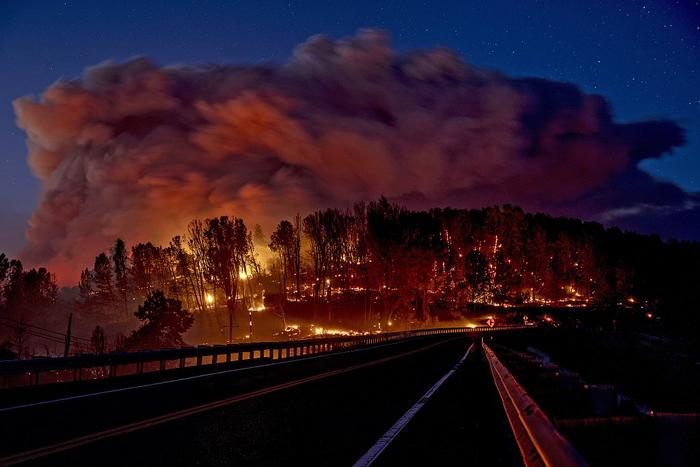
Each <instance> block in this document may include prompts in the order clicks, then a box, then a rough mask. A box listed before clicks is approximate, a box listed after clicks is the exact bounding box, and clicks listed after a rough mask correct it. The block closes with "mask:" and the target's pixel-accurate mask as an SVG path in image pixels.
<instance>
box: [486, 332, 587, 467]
mask: <svg viewBox="0 0 700 467" xmlns="http://www.w3.org/2000/svg"><path fill="white" fill-rule="evenodd" d="M481 345H482V348H483V349H484V354H485V355H486V359H487V360H488V362H489V366H490V367H491V374H492V376H493V380H494V383H495V384H496V389H497V390H498V394H499V396H500V397H501V402H502V403H503V407H504V409H505V411H506V415H507V417H508V422H509V423H510V426H511V429H512V430H513V435H514V436H515V440H516V442H517V443H518V448H519V449H520V453H521V454H522V457H523V462H524V463H525V465H526V466H527V467H530V466H542V465H544V466H548V467H549V466H556V467H569V466H571V467H574V466H577V467H582V466H587V465H588V463H587V462H586V461H585V459H584V458H583V457H582V456H581V454H579V452H578V451H576V449H575V448H574V447H573V446H572V445H571V443H569V441H568V440H567V439H566V438H564V436H562V434H561V433H559V431H558V430H557V429H556V428H555V427H554V425H553V424H552V422H551V421H550V420H549V419H548V418H547V416H546V415H545V413H544V412H543V411H542V409H540V408H539V406H538V405H537V404H536V403H535V401H534V400H532V398H531V397H530V396H529V395H528V394H527V392H526V391H525V389H523V387H522V386H521V385H520V384H519V383H518V381H517V380H516V379H515V377H513V375H512V374H511V373H510V371H508V369H507V368H506V367H505V366H504V365H503V364H502V363H501V361H500V360H499V359H498V357H497V356H496V354H495V353H494V352H493V350H491V349H490V348H489V346H488V345H486V343H484V342H482V344H481Z"/></svg>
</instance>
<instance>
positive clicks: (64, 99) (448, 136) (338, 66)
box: [15, 30, 697, 282]
mask: <svg viewBox="0 0 700 467" xmlns="http://www.w3.org/2000/svg"><path fill="white" fill-rule="evenodd" d="M15 110H16V113H17V118H18V124H19V126H20V127H21V128H23V129H25V130H26V132H27V135H28V140H29V143H28V144H29V164H30V165H31V168H32V170H33V171H34V173H35V174H36V176H37V177H39V179H40V180H41V183H42V186H43V194H42V197H41V201H40V204H39V206H38V208H37V209H36V212H35V213H34V215H33V217H32V219H31V221H30V226H29V229H28V233H27V236H28V247H27V249H26V252H25V258H27V259H29V260H30V262H41V263H44V264H48V265H49V267H50V268H51V269H52V270H54V271H56V272H57V273H58V274H59V277H61V280H62V281H64V282H65V281H67V280H72V279H74V278H75V276H76V272H77V271H78V270H79V268H81V267H84V266H86V265H89V264H90V262H91V259H92V258H93V257H94V255H95V254H96V252H98V251H102V250H104V249H105V248H106V247H107V246H108V245H110V244H111V243H112V242H113V241H114V238H115V237H117V236H121V237H123V238H125V239H127V240H128V241H129V242H136V241H142V240H152V241H156V242H166V241H167V240H168V238H169V237H170V236H171V235H173V234H174V233H178V232H182V231H183V230H184V227H185V225H186V224H187V222H188V221H189V220H190V219H192V218H195V217H204V216H212V215H219V214H230V215H236V216H240V217H243V218H244V219H246V220H247V221H248V222H249V223H254V222H257V223H261V224H263V225H264V226H268V227H269V226H271V225H272V224H273V223H275V222H277V221H278V220H279V219H281V218H283V217H286V216H290V215H292V214H293V213H296V212H297V211H298V212H301V213H306V212H308V211H310V210H312V209H316V208H319V207H328V206H343V205H346V204H347V203H350V202H353V201H356V200H360V199H369V198H377V197H378V196H380V195H385V196H387V197H389V198H390V199H395V200H398V201H400V202H403V203H405V204H408V205H413V206H416V207H425V206H432V205H446V204H450V205H453V206H457V207H481V206H483V205H487V204H494V203H505V202H509V203H513V204H518V205H521V206H523V207H524V208H526V209H539V210H544V211H547V212H552V213H555V214H567V215H583V216H586V217H588V218H593V219H599V220H604V221H611V222H613V223H614V222H616V221H619V220H620V219H623V220H624V219H625V218H628V217H630V216H634V215H637V214H639V213H640V212H642V211H644V210H647V211H652V212H657V213H658V212H661V211H664V210H666V211H664V212H668V213H677V212H680V211H683V210H688V209H692V208H693V207H694V203H695V201H696V200H697V196H695V195H692V194H687V193H685V192H683V191H682V190H680V189H679V188H677V187H676V186H674V185H671V184H660V183H659V182H656V181H655V180H653V179H651V178H650V177H648V176H645V175H644V174H643V172H641V171H639V170H638V169H637V168H636V166H637V164H638V162H639V161H640V160H642V159H645V158H652V157H659V156H660V155H661V154H663V153H666V152H669V151H670V150H671V149H672V148H673V147H674V146H678V145H681V144H683V143H684V132H683V130H682V129H681V128H680V127H678V126H677V125H676V124H675V123H673V122H670V121H648V122H641V123H633V124H624V125H623V124H618V123H615V122H614V121H613V120H612V118H611V111H610V109H609V107H608V105H607V103H606V102H605V100H604V99H603V98H601V97H600V96H594V95H586V94H583V93H582V92H581V91H580V90H579V89H577V88H576V87H575V86H573V85H571V84H564V83H558V82H551V81H546V80H541V79H513V78H509V77H506V76H503V75H501V74H499V73H496V72H493V71H488V70H483V69H478V68H475V67H473V66H470V65H468V64H465V63H464V62H463V61H462V60H461V59H460V57H458V56H457V55H456V54H455V53H454V52H452V51H450V50H448V49H433V50H427V51H415V52H411V53H397V52H395V51H393V50H392V49H391V47H390V44H389V40H388V37H387V35H386V34H385V33H384V32H381V31H376V30H366V31H361V32H359V33H358V34H357V35H355V36H354V37H351V38H347V39H343V40H338V41H335V40H331V39H329V38H326V37H323V36H315V37H312V38H310V39H309V40H308V41H307V42H305V43H304V44H302V45H300V46H299V47H298V48H297V49H296V50H295V51H294V54H293V56H292V57H291V59H290V60H289V61H288V62H287V63H285V64H283V65H280V66H254V67H235V66H221V67H219V66H200V67H196V66H176V67H166V68H162V67H159V66H157V65H155V64H154V63H152V62H151V61H149V60H147V59H144V58H138V59H134V60H130V61H128V62H126V63H123V64H115V63H105V64H101V65H98V66H96V67H94V68H90V69H88V70H86V72H85V73H84V76H83V77H82V78H81V79H78V80H72V81H60V82H58V83H56V84H54V85H52V86H51V87H49V88H48V89H47V90H46V92H45V93H44V94H43V96H42V97H41V99H40V101H38V102H37V101H34V100H33V99H31V98H22V99H19V100H17V101H16V102H15ZM656 185H660V186H661V185H662V188H663V189H661V190H659V189H658V187H657V186H656ZM655 192H660V193H663V195H660V196H661V197H660V198H658V197H655V195H654V193H655ZM618 223H619V222H618Z"/></svg>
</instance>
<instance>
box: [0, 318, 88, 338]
mask: <svg viewBox="0 0 700 467" xmlns="http://www.w3.org/2000/svg"><path fill="white" fill-rule="evenodd" d="M2 319H4V320H7V321H11V322H13V323H14V324H15V325H16V326H22V327H28V328H34V329H37V330H39V331H42V332H45V333H49V334H56V335H57V336H59V337H61V338H63V339H65V338H66V335H65V334H64V333H62V332H58V331H54V330H52V329H47V328H43V327H41V326H36V325H34V324H29V323H24V322H21V321H18V320H16V319H12V318H9V317H0V320H2ZM74 339H76V340H81V341H85V342H91V340H90V339H87V338H85V337H80V336H71V340H74Z"/></svg>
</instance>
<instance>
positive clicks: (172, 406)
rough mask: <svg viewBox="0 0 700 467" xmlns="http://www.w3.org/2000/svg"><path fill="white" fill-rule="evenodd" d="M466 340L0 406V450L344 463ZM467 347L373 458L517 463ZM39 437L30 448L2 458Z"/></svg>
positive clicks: (86, 459) (57, 457)
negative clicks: (8, 408) (1, 409)
mask: <svg viewBox="0 0 700 467" xmlns="http://www.w3.org/2000/svg"><path fill="white" fill-rule="evenodd" d="M470 344H471V340H470V339H468V338H464V337H460V338H454V337H451V336H442V337H425V338H417V339H414V340H411V341H409V342H403V343H395V344H390V345H384V346H379V347H376V348H371V349H364V350H360V351H353V352H347V353H341V354H337V355H332V356H320V357H318V358H313V357H312V358H308V359H300V360H298V361H294V362H289V363H282V364H272V365H270V366H264V367H260V368H249V369H245V370H240V371H233V372H229V373H226V374H217V375H211V376H207V377H203V378H195V379H189V380H186V381H182V382H177V383H169V384H166V385H158V386H147V387H143V388H139V389H130V390H126V391H120V392H114V393H108V394H104V395H100V396H94V397H87V398H79V399H71V400H67V401H63V402H58V403H52V404H48V405H40V406H30V407H27V408H25V409H21V410H11V411H4V412H0V439H3V443H2V445H0V456H1V457H3V458H4V462H8V461H11V460H20V461H25V460H26V461H27V465H71V466H79V465H271V464H287V465H352V464H353V463H354V462H355V461H357V460H358V459H359V458H360V457H361V456H362V455H363V454H364V453H365V452H366V451H367V450H368V449H369V448H370V447H371V446H372V445H373V444H374V443H375V442H376V441H377V440H378V438H380V437H381V436H382V435H383V434H384V433H385V432H386V430H387V429H388V428H389V427H391V426H392V425H393V424H394V423H395V422H396V421H397V420H398V419H399V418H401V416H402V415H403V414H404V413H405V412H406V411H407V410H408V409H409V408H410V407H411V406H413V404H415V403H416V401H418V400H419V399H420V398H421V397H422V396H423V394H424V393H425V392H426V391H427V390H428V389H429V388H430V387H431V386H432V385H433V384H434V383H435V382H436V381H437V380H438V379H440V378H441V377H442V376H443V375H444V374H445V373H446V372H448V371H449V370H450V369H451V368H452V367H454V365H455V364H456V363H457V362H458V361H459V360H460V359H461V358H462V356H463V355H464V353H465V352H466V349H467V348H468V346H469V345H470ZM475 350H477V351H474V352H473V353H472V354H471V355H470V356H469V357H468V358H467V360H466V361H465V363H464V365H462V366H461V367H460V368H459V370H458V371H457V372H456V373H455V374H454V375H453V376H452V377H451V378H449V379H448V380H447V381H446V382H445V384H444V385H443V386H441V387H440V389H439V390H438V391H436V392H435V394H434V395H433V397H432V398H431V399H430V400H429V401H428V402H427V403H426V405H425V407H424V408H423V410H421V411H420V412H419V413H418V415H416V417H415V418H414V419H413V420H412V421H411V422H410V423H409V424H408V425H407V426H406V428H405V429H404V430H403V431H402V432H401V433H400V434H399V435H398V436H397V437H396V438H395V440H394V441H393V442H392V443H391V444H390V445H389V447H388V448H387V449H386V450H385V451H384V453H383V454H382V455H381V456H380V457H379V458H378V461H377V464H379V465H422V464H428V463H432V464H434V465H458V464H459V465H464V464H465V463H470V464H473V465H518V464H519V463H520V459H519V455H518V450H517V447H516V445H515V444H514V441H513V440H512V436H511V435H510V432H509V430H508V424H507V421H506V419H505V416H504V413H503V409H502V408H501V406H500V402H499V400H498V396H497V394H496V392H495V390H494V388H493V383H492V381H491V377H490V374H489V370H488V366H487V364H486V363H485V361H484V360H483V358H482V356H481V353H480V352H479V351H478V345H477V346H475ZM221 400H224V401H225V402H224V403H221V404H218V406H216V405H217V404H214V405H215V406H212V407H210V408H209V409H208V410H203V409H202V410H201V411H197V410H192V409H193V408H196V407H201V406H202V405H205V404H212V403H215V402H216V401H221ZM166 414H175V415H174V416H173V415H171V416H166ZM120 427H121V428H120ZM110 430H112V431H110ZM60 443H67V444H66V445H61V444H60ZM46 446H54V447H53V448H50V449H45V450H42V451H37V454H39V456H38V457H36V458H33V459H31V458H30V457H31V456H29V455H19V456H17V457H14V458H12V457H9V456H10V455H14V454H17V453H28V452H31V450H33V449H37V448H44V447H46ZM65 446H68V447H69V449H63V447H65ZM1 463H2V461H0V464H1Z"/></svg>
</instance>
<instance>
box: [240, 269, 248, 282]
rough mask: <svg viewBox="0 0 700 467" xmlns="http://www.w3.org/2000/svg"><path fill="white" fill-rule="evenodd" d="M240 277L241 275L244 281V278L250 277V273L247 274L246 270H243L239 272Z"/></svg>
mask: <svg viewBox="0 0 700 467" xmlns="http://www.w3.org/2000/svg"><path fill="white" fill-rule="evenodd" d="M238 277H239V278H240V279H241V280H242V281H244V280H246V279H248V274H247V273H246V272H245V271H241V272H239V273H238Z"/></svg>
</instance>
